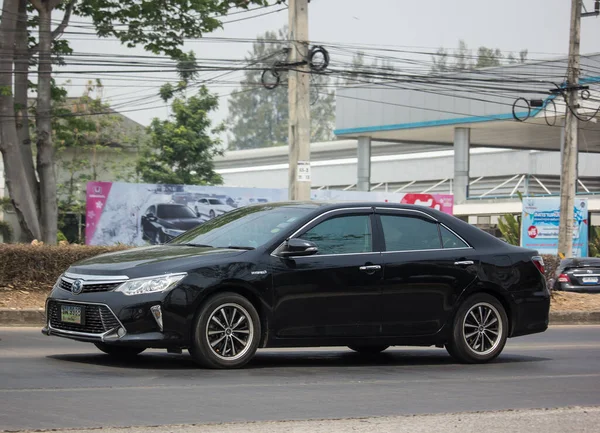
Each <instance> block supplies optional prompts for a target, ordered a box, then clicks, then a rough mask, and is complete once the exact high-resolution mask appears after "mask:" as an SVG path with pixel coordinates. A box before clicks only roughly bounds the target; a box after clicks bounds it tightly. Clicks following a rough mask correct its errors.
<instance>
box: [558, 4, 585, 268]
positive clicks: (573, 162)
mask: <svg viewBox="0 0 600 433" xmlns="http://www.w3.org/2000/svg"><path fill="white" fill-rule="evenodd" d="M580 38H581V0H571V31H570V38H569V66H568V71H567V89H566V91H567V105H568V106H567V109H566V116H565V145H564V149H563V153H562V167H561V174H560V224H559V227H558V254H559V256H563V257H572V256H573V223H574V210H573V209H574V205H575V191H576V190H575V184H576V181H577V179H576V177H577V135H578V134H577V132H578V122H577V120H578V119H577V116H575V115H574V114H573V111H576V110H577V89H576V88H575V87H576V86H577V85H578V84H579V45H580Z"/></svg>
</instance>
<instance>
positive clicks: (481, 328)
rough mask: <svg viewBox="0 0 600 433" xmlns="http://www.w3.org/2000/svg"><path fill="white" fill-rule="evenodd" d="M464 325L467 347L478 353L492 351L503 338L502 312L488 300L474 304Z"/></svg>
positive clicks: (484, 353) (486, 353)
mask: <svg viewBox="0 0 600 433" xmlns="http://www.w3.org/2000/svg"><path fill="white" fill-rule="evenodd" d="M462 327H463V337H464V340H465V342H466V343H467V347H468V348H469V349H470V350H471V351H472V352H473V353H475V354H477V355H488V354H490V353H492V352H493V351H494V350H495V349H496V347H498V345H499V344H500V342H501V340H502V335H503V334H502V333H503V329H502V320H501V318H500V313H499V312H498V310H497V309H496V307H494V306H493V305H491V304H489V303H487V302H479V303H477V304H475V305H473V306H472V307H471V308H470V309H469V311H467V314H465V318H464V320H463V325H462Z"/></svg>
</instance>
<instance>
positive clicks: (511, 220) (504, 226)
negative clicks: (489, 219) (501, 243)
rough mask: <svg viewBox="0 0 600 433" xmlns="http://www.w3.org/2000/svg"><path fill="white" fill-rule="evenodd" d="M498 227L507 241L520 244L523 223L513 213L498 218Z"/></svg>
mask: <svg viewBox="0 0 600 433" xmlns="http://www.w3.org/2000/svg"><path fill="white" fill-rule="evenodd" d="M498 229H499V230H500V233H502V237H503V238H504V240H505V241H506V242H508V243H509V244H511V245H517V246H518V245H519V244H520V241H521V223H520V222H519V220H518V219H517V217H515V216H514V215H513V214H506V215H502V216H501V217H500V218H498Z"/></svg>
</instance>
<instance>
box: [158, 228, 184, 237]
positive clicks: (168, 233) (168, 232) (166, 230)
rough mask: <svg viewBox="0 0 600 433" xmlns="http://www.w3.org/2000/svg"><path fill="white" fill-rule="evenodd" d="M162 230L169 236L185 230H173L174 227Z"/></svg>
mask: <svg viewBox="0 0 600 433" xmlns="http://www.w3.org/2000/svg"><path fill="white" fill-rule="evenodd" d="M163 231H164V232H165V234H167V235H169V236H175V237H176V236H179V235H180V234H182V233H185V230H175V229H163Z"/></svg>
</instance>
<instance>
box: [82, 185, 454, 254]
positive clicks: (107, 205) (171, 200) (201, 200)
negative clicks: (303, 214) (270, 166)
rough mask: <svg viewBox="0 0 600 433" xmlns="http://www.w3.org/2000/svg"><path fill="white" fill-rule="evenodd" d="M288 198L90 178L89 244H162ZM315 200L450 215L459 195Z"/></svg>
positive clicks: (283, 193)
mask: <svg viewBox="0 0 600 433" xmlns="http://www.w3.org/2000/svg"><path fill="white" fill-rule="evenodd" d="M287 199H288V190H287V189H282V188H273V189H269V188H237V187H221V186H194V185H154V184H139V183H125V182H89V183H88V184H87V202H86V230H85V239H86V244H88V245H114V244H117V243H123V244H126V245H137V246H141V245H146V244H162V243H164V242H166V241H168V240H170V239H172V238H174V237H175V236H178V235H179V234H181V233H183V232H184V231H186V230H189V229H191V228H193V227H196V226H198V225H200V224H202V223H203V222H205V221H207V220H209V219H212V218H215V217H217V216H219V215H221V214H224V213H227V212H229V211H231V210H234V209H236V208H238V207H242V206H246V205H250V204H256V203H269V202H277V201H285V200H287ZM312 199H313V200H325V201H327V200H342V201H371V202H383V203H385V202H388V203H407V204H416V205H421V206H427V207H431V208H434V209H438V210H440V211H442V212H446V213H449V214H452V208H453V196H452V195H444V194H392V193H380V192H358V191H332V190H323V191H313V192H312Z"/></svg>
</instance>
